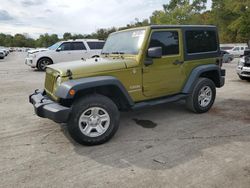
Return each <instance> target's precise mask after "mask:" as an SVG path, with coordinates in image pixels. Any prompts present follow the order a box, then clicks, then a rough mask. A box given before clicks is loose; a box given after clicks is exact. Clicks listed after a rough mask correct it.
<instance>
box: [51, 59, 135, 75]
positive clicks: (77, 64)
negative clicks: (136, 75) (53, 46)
mask: <svg viewBox="0 0 250 188" xmlns="http://www.w3.org/2000/svg"><path fill="white" fill-rule="evenodd" d="M128 64H129V66H130V67H131V65H132V64H134V66H136V60H135V59H122V58H91V59H86V60H79V61H72V62H65V63H57V64H53V65H50V66H48V67H49V68H52V69H54V70H56V71H57V72H59V73H60V74H61V75H62V76H67V71H68V70H70V71H71V73H72V77H73V78H79V77H82V76H91V75H96V74H100V73H102V72H103V73H104V72H107V71H112V70H119V69H125V68H127V65H128Z"/></svg>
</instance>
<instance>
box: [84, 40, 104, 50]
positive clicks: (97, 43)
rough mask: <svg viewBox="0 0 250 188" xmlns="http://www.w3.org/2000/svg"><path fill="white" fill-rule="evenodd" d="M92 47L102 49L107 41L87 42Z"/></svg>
mask: <svg viewBox="0 0 250 188" xmlns="http://www.w3.org/2000/svg"><path fill="white" fill-rule="evenodd" d="M87 43H88V45H89V48H90V49H96V50H101V49H102V48H103V46H104V43H105V42H87Z"/></svg>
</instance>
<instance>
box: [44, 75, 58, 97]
mask: <svg viewBox="0 0 250 188" xmlns="http://www.w3.org/2000/svg"><path fill="white" fill-rule="evenodd" d="M55 79H56V77H55V76H54V75H53V73H52V72H46V77H45V89H46V90H47V91H48V92H50V93H51V94H52V93H53V89H54V83H55Z"/></svg>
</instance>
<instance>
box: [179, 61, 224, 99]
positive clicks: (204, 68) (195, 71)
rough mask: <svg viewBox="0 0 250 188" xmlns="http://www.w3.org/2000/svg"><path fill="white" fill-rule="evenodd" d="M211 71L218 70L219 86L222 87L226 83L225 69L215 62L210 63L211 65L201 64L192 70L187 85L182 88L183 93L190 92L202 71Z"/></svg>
mask: <svg viewBox="0 0 250 188" xmlns="http://www.w3.org/2000/svg"><path fill="white" fill-rule="evenodd" d="M209 71H216V72H217V74H218V79H219V80H218V81H219V83H220V84H219V86H217V87H222V86H223V85H224V80H225V78H224V77H223V75H225V70H221V69H220V67H219V66H218V65H214V64H209V65H201V66H198V67H196V68H195V69H193V70H192V72H191V73H190V75H189V78H188V80H187V82H186V84H185V86H184V87H183V89H182V93H186V94H188V93H190V92H191V91H192V89H193V87H194V85H195V84H196V80H198V78H199V77H200V76H201V74H202V73H205V72H209Z"/></svg>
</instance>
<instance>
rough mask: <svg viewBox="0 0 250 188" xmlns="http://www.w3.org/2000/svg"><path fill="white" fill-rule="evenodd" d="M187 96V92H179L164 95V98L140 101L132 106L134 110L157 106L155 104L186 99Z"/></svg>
mask: <svg viewBox="0 0 250 188" xmlns="http://www.w3.org/2000/svg"><path fill="white" fill-rule="evenodd" d="M186 97H187V95H186V94H178V95H172V96H168V97H164V98H157V99H153V100H148V101H143V102H138V103H136V104H135V105H134V106H133V107H132V110H137V109H140V108H145V107H150V106H155V105H159V104H165V103H170V102H175V101H178V100H181V99H185V98H186Z"/></svg>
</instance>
